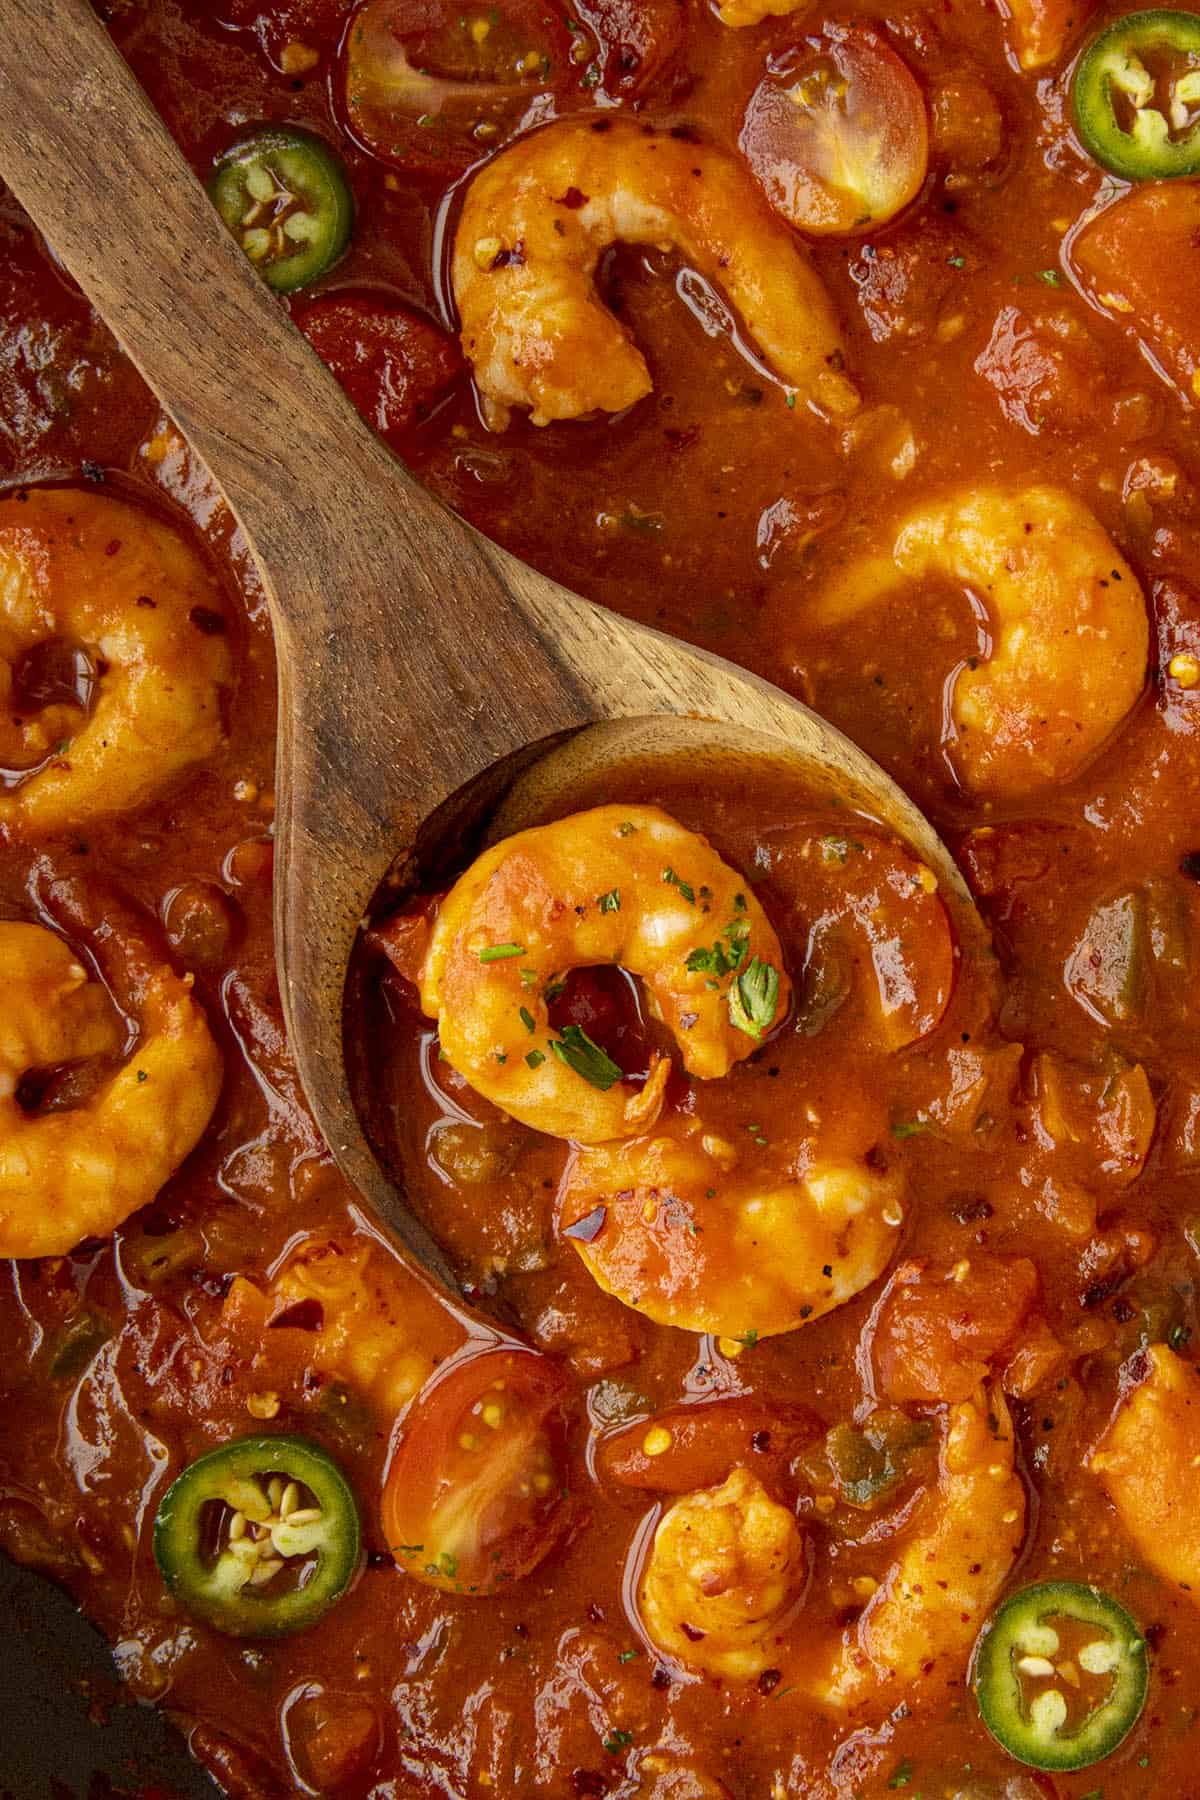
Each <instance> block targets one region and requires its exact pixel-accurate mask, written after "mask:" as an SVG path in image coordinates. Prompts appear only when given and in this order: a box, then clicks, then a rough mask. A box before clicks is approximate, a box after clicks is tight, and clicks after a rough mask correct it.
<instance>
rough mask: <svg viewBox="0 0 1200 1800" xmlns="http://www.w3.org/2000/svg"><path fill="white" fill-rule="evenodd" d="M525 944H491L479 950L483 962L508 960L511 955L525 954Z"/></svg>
mask: <svg viewBox="0 0 1200 1800" xmlns="http://www.w3.org/2000/svg"><path fill="white" fill-rule="evenodd" d="M524 954H525V946H524V944H489V945H488V947H487V949H486V950H481V951H480V952H479V960H480V962H482V963H489V962H507V961H508V959H509V957H510V956H524Z"/></svg>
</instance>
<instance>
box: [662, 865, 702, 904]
mask: <svg viewBox="0 0 1200 1800" xmlns="http://www.w3.org/2000/svg"><path fill="white" fill-rule="evenodd" d="M662 878H663V880H664V881H665V882H666V884H667V886H668V887H675V888H678V889H679V891H680V893H681V894H682V895H683V897H684V899H685V900H686V901H687V903H688V905H689V906H695V904H696V890H695V888H694V887H691V886H690V885H689V884H688V883H687V882H686V881H680V879H679V877H678V875H677V874H676V873H675V871H674V869H664V870H663V872H662Z"/></svg>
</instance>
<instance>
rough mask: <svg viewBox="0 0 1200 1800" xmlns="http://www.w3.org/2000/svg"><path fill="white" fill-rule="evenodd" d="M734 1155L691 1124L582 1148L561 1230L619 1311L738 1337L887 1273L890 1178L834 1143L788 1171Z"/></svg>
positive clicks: (898, 1186) (796, 1316)
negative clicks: (745, 1164) (621, 1305)
mask: <svg viewBox="0 0 1200 1800" xmlns="http://www.w3.org/2000/svg"><path fill="white" fill-rule="evenodd" d="M867 1147H868V1148H869V1146H867ZM738 1162H739V1152H738V1150H737V1148H736V1147H735V1146H734V1145H732V1144H730V1143H728V1142H726V1141H725V1140H723V1139H718V1138H716V1137H714V1136H712V1135H711V1134H708V1133H705V1132H704V1130H703V1127H701V1126H699V1125H698V1123H697V1121H695V1120H694V1119H684V1120H675V1119H673V1120H671V1121H670V1122H669V1123H668V1126H667V1127H666V1128H665V1129H664V1130H662V1131H660V1132H658V1133H656V1134H655V1135H654V1136H650V1137H643V1138H638V1139H636V1140H634V1141H633V1142H632V1143H622V1144H606V1145H602V1146H600V1147H599V1148H598V1149H590V1150H579V1151H576V1152H575V1154H574V1155H573V1157H572V1159H571V1161H570V1163H569V1164H568V1166H567V1171H566V1174H565V1176H564V1178H563V1184H562V1187H561V1189H560V1192H559V1203H558V1205H559V1221H560V1225H561V1227H562V1228H563V1230H564V1232H565V1235H566V1236H567V1237H568V1238H570V1240H571V1242H572V1243H573V1244H574V1246H575V1248H576V1250H577V1251H578V1252H579V1254H580V1256H581V1257H582V1258H583V1260H584V1262H585V1263H586V1264H587V1267H588V1269H589V1270H590V1271H591V1273H592V1275H593V1276H594V1278H595V1280H596V1281H597V1282H598V1283H599V1285H600V1286H601V1287H602V1288H604V1289H605V1291H606V1292H607V1293H610V1294H615V1295H616V1297H617V1299H618V1300H623V1301H624V1302H625V1304H626V1305H627V1306H631V1307H634V1308H635V1309H636V1310H637V1311H638V1312H641V1313H644V1314H645V1315H646V1317H647V1318H650V1319H653V1320H655V1321H656V1323H658V1324H660V1325H675V1326H678V1327H680V1328H681V1329H683V1330H685V1331H711V1332H716V1333H717V1334H718V1335H720V1336H722V1337H727V1338H740V1339H742V1340H743V1341H747V1340H749V1341H753V1339H754V1338H760V1337H770V1336H774V1335H776V1334H777V1333H779V1332H783V1331H794V1330H796V1328H797V1327H798V1326H799V1325H802V1324H804V1323H805V1322H806V1321H809V1320H813V1319H819V1318H820V1317H821V1316H822V1315H823V1314H824V1313H827V1312H831V1311H832V1310H833V1308H834V1307H836V1306H841V1305H842V1304H843V1303H844V1302H845V1301H847V1300H850V1299H852V1298H853V1297H854V1295H855V1294H858V1293H861V1291H862V1290H863V1288H865V1287H867V1286H869V1284H870V1283H871V1282H872V1281H874V1280H875V1279H876V1277H877V1276H879V1275H880V1274H882V1272H883V1270H884V1269H885V1268H886V1267H887V1264H888V1261H889V1260H890V1258H891V1255H892V1253H893V1251H894V1250H895V1247H896V1243H897V1239H898V1236H899V1232H900V1227H901V1225H902V1223H903V1220H904V1211H903V1207H902V1205H901V1195H902V1193H903V1180H902V1177H901V1176H900V1175H899V1173H898V1172H896V1171H895V1170H879V1169H876V1168H873V1167H871V1166H870V1165H869V1164H868V1162H867V1160H866V1157H865V1154H864V1155H860V1156H858V1157H853V1158H852V1157H851V1156H849V1155H847V1154H845V1153H841V1154H838V1153H836V1152H832V1151H831V1150H830V1149H829V1148H826V1149H825V1150H822V1149H820V1148H818V1149H817V1150H816V1151H815V1153H814V1155H813V1159H812V1160H811V1161H810V1162H808V1163H807V1164H806V1163H805V1162H804V1160H803V1158H802V1157H797V1158H794V1159H793V1166H792V1167H790V1168H789V1169H788V1170H787V1171H786V1173H785V1174H783V1175H782V1176H780V1175H774V1176H763V1175H759V1176H757V1177H756V1176H755V1174H754V1173H752V1172H748V1171H745V1170H743V1169H740V1168H738V1166H737V1165H738Z"/></svg>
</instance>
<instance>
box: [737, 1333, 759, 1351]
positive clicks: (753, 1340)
mask: <svg viewBox="0 0 1200 1800" xmlns="http://www.w3.org/2000/svg"><path fill="white" fill-rule="evenodd" d="M734 1342H735V1343H737V1344H744V1345H745V1347H746V1349H747V1350H753V1348H754V1346H755V1344H757V1342H758V1333H757V1331H753V1330H751V1331H743V1332H742V1334H741V1336H740V1337H737V1338H735V1339H734Z"/></svg>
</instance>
